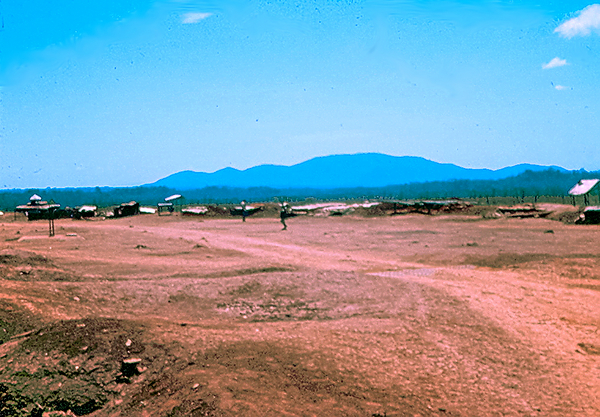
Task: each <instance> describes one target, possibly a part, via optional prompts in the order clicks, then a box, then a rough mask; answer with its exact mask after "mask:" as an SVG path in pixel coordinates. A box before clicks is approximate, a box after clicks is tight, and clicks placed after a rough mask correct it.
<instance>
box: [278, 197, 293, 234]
mask: <svg viewBox="0 0 600 417" xmlns="http://www.w3.org/2000/svg"><path fill="white" fill-rule="evenodd" d="M289 207H290V206H289V205H288V203H285V202H284V203H281V211H280V212H279V217H280V218H281V224H283V229H281V230H287V224H285V219H286V218H287V217H291V216H290V214H291V213H290V209H289Z"/></svg>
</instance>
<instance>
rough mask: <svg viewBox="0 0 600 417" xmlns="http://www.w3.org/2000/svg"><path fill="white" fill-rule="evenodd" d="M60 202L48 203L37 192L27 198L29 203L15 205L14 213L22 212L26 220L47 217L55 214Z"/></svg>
mask: <svg viewBox="0 0 600 417" xmlns="http://www.w3.org/2000/svg"><path fill="white" fill-rule="evenodd" d="M59 208H60V204H55V203H48V202H47V201H44V200H42V197H40V196H39V195H37V194H34V195H32V196H31V197H30V198H29V203H27V204H23V205H20V206H17V207H16V208H15V213H23V214H25V216H27V219H28V220H40V219H49V218H51V217H52V218H53V217H54V216H55V212H56V211H57V210H58V209H59Z"/></svg>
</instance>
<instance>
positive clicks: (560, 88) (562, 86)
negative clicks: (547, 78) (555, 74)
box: [554, 85, 569, 90]
mask: <svg viewBox="0 0 600 417" xmlns="http://www.w3.org/2000/svg"><path fill="white" fill-rule="evenodd" d="M554 88H556V89H557V90H568V89H569V87H565V86H564V85H555V86H554Z"/></svg>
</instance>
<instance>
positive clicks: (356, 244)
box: [0, 215, 600, 417]
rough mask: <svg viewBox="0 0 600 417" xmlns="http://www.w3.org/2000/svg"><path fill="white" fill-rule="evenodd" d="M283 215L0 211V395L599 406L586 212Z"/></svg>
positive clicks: (17, 410)
mask: <svg viewBox="0 0 600 417" xmlns="http://www.w3.org/2000/svg"><path fill="white" fill-rule="evenodd" d="M280 226H281V225H280V223H279V222H278V219H275V218H249V219H248V220H247V221H246V222H245V223H242V221H241V220H238V219H202V218H185V217H180V216H171V217H157V216H152V215H144V216H135V217H130V218H123V219H116V220H104V221H101V220H93V221H76V220H70V219H64V220H57V221H56V236H54V237H52V238H50V237H48V236H47V232H48V231H47V228H48V224H47V222H45V221H38V222H26V221H25V220H24V219H22V218H17V219H16V220H15V219H14V218H13V216H12V215H7V216H4V217H3V218H1V219H0V283H1V289H0V342H3V343H2V344H0V415H24V416H25V415H26V416H30V415H31V416H35V415H39V416H42V415H44V416H53V415H56V416H58V415H66V414H71V415H73V414H76V415H84V414H87V415H90V416H188V415H189V416H384V415H385V416H387V417H392V416H443V415H451V416H521V415H527V416H600V333H599V325H600V296H599V294H600V293H599V289H600V273H599V272H598V271H599V267H600V246H598V242H599V241H600V226H575V225H567V224H563V223H560V222H557V221H552V220H545V219H494V220H483V219H481V218H480V217H475V216H466V215H444V216H424V215H406V216H387V217H373V218H363V217H322V218H318V217H296V218H292V219H289V220H288V230H287V231H281V230H280V228H281V227H280ZM124 359H139V360H140V361H139V363H138V364H137V367H135V365H134V368H133V371H131V372H128V371H127V370H126V369H125V368H124V366H125V365H122V361H123V360H124Z"/></svg>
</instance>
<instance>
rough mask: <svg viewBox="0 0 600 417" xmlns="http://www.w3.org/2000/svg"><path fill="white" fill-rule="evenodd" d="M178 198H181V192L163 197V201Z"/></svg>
mask: <svg viewBox="0 0 600 417" xmlns="http://www.w3.org/2000/svg"><path fill="white" fill-rule="evenodd" d="M178 198H181V194H173V195H172V196H169V197H167V198H165V201H173V200H177V199H178Z"/></svg>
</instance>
